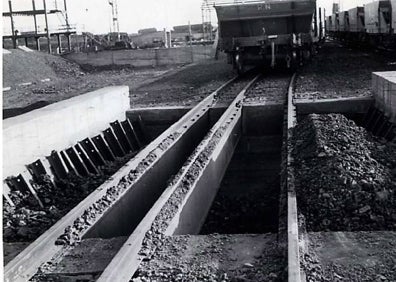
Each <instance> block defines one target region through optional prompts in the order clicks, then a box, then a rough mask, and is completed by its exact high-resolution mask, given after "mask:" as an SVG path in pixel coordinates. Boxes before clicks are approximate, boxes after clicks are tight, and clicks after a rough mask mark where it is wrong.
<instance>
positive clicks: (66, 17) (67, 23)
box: [33, 0, 70, 31]
mask: <svg viewBox="0 0 396 282" xmlns="http://www.w3.org/2000/svg"><path fill="white" fill-rule="evenodd" d="M33 1H34V0H33ZM63 5H64V7H65V20H66V28H67V31H69V30H70V25H69V15H68V12H67V5H66V0H63Z"/></svg>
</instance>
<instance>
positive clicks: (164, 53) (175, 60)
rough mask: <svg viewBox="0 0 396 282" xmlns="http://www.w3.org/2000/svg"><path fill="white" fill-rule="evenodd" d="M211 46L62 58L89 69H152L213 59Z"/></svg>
mask: <svg viewBox="0 0 396 282" xmlns="http://www.w3.org/2000/svg"><path fill="white" fill-rule="evenodd" d="M213 55H214V50H213V48H212V46H193V47H181V48H169V49H145V50H113V51H101V52H96V53H70V54H66V55H64V57H65V58H66V59H68V60H70V61H73V62H76V63H77V64H79V65H85V66H91V67H105V66H106V67H108V66H131V67H152V66H167V65H179V64H187V63H193V62H199V61H202V60H207V59H210V58H213Z"/></svg>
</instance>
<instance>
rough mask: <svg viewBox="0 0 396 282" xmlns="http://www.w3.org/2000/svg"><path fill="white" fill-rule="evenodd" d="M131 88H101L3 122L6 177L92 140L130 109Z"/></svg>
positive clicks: (4, 172) (123, 117)
mask: <svg viewBox="0 0 396 282" xmlns="http://www.w3.org/2000/svg"><path fill="white" fill-rule="evenodd" d="M129 103H130V102H129V87H128V86H116V87H106V88H102V89H99V90H96V91H93V92H90V93H87V94H85V95H80V96H77V97H73V98H71V99H68V100H64V101H61V102H58V103H55V104H51V105H49V106H46V107H44V108H41V109H38V110H34V111H31V112H29V113H26V114H23V115H20V116H17V117H14V118H10V119H6V120H4V121H3V177H4V178H6V177H9V176H16V175H18V174H20V173H22V172H24V171H26V165H28V164H31V163H33V162H35V161H36V160H37V159H42V158H44V157H45V156H48V155H50V154H51V151H53V150H57V151H59V150H64V149H65V148H68V147H71V146H73V145H74V144H76V143H77V142H78V141H80V140H83V139H85V138H87V137H93V136H94V135H96V134H99V133H100V132H101V131H102V130H104V129H106V128H107V127H108V126H109V123H110V122H113V121H115V120H124V119H125V117H126V114H125V113H126V111H127V110H128V109H129Z"/></svg>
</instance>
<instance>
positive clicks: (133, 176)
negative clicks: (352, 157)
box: [5, 75, 392, 281]
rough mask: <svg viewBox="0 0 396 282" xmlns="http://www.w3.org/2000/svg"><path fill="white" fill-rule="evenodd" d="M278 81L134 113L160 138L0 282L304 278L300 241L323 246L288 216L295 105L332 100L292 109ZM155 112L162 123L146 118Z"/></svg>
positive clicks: (355, 113) (365, 104)
mask: <svg viewBox="0 0 396 282" xmlns="http://www.w3.org/2000/svg"><path fill="white" fill-rule="evenodd" d="M292 81H293V80H292ZM266 83H267V84H266ZM289 84H290V76H288V75H284V76H280V77H277V78H271V77H266V76H264V79H260V78H259V77H255V78H254V79H253V76H251V75H250V76H247V77H244V78H238V79H236V80H233V81H230V82H229V83H227V84H226V85H225V86H223V87H222V88H221V89H219V90H218V91H216V92H215V93H213V94H212V95H210V96H208V97H207V98H206V99H205V100H204V101H202V102H201V103H200V104H199V105H198V106H196V107H195V108H194V109H191V110H186V109H166V110H164V112H163V113H162V114H161V113H160V111H161V110H160V109H152V110H151V111H150V110H147V111H144V110H138V111H136V112H138V113H143V112H146V114H147V115H146V117H148V116H151V117H154V118H152V123H150V122H147V123H146V124H149V125H151V134H152V135H154V136H155V135H158V134H159V137H157V138H156V139H155V140H154V141H153V142H151V143H150V144H149V145H148V146H147V147H145V148H144V149H143V150H142V151H141V152H140V153H139V154H137V155H136V156H135V157H134V158H133V159H131V160H130V161H129V162H128V163H127V164H126V165H125V166H124V167H123V168H121V169H120V170H119V171H118V172H117V173H116V174H114V175H113V177H112V179H110V180H108V181H107V182H106V183H104V184H103V185H101V186H100V187H99V188H98V189H96V190H95V191H94V192H93V193H91V195H89V197H87V198H86V199H85V200H83V201H82V202H81V203H80V204H79V205H78V206H77V207H75V208H74V209H73V210H71V211H70V212H69V213H68V214H67V215H66V216H65V217H64V218H63V219H62V220H61V221H59V222H58V223H56V224H55V225H54V226H53V227H51V228H50V229H49V230H48V231H47V232H46V233H44V234H43V235H42V236H41V237H39V238H38V239H37V240H36V241H35V242H34V243H33V244H31V245H30V246H28V247H27V249H26V250H25V251H23V252H22V253H21V254H20V255H19V256H18V257H17V258H15V259H14V260H13V261H11V262H10V263H9V264H8V265H7V266H6V267H5V275H6V281H26V280H28V279H30V278H31V277H33V276H34V277H33V281H49V280H51V281H65V280H67V281H91V280H97V281H110V280H114V281H130V280H132V281H153V280H157V281H158V280H159V281H162V280H163V281H193V280H194V279H198V280H203V281H229V280H233V279H245V280H249V281H285V280H288V281H304V279H305V276H304V275H305V274H307V275H308V276H309V275H313V274H312V273H314V272H313V269H315V265H316V264H317V263H316V264H315V261H313V259H312V260H307V258H310V255H311V254H310V253H309V250H310V249H314V250H315V246H316V245H314V247H312V245H311V243H309V242H310V241H309V239H311V240H313V241H314V242H317V241H321V240H322V241H325V244H327V245H326V247H327V248H331V246H332V244H333V243H334V242H333V241H332V240H331V239H329V240H327V239H326V240H327V241H326V240H325V239H323V238H325V237H326V236H324V235H323V234H321V233H317V234H315V233H313V232H312V230H309V231H310V233H306V232H305V230H304V228H301V227H302V226H303V224H302V223H303V222H301V221H299V220H298V219H300V218H301V217H299V214H300V215H301V213H302V212H303V213H304V212H305V211H306V210H305V208H306V207H304V201H303V200H302V199H301V198H298V197H301V194H299V191H300V190H299V189H301V186H299V185H298V181H297V184H296V179H297V180H299V178H301V175H300V174H298V173H296V171H298V170H301V168H298V169H297V170H296V162H294V158H295V157H296V156H295V155H294V153H293V149H294V147H295V146H296V145H295V143H293V142H295V141H293V140H295V139H293V138H296V136H297V137H299V136H300V135H299V133H298V132H297V133H295V132H294V130H295V129H293V128H295V127H296V124H297V121H296V108H295V105H297V112H299V113H300V114H302V115H307V114H310V113H311V112H310V111H311V110H307V109H309V108H311V109H315V107H316V109H318V108H319V110H320V111H321V113H323V112H326V111H328V112H332V111H333V110H334V107H333V105H334V103H335V101H329V102H328V105H327V106H326V102H322V101H321V102H320V103H311V102H309V103H308V102H304V104H301V103H300V104H299V103H298V102H296V103H293V102H295V101H293V89H292V85H293V83H291V84H290V85H289ZM269 85H271V86H270V87H269ZM265 89H267V90H265ZM238 93H239V94H238ZM286 94H288V95H286ZM271 95H272V96H271ZM235 96H236V98H235ZM232 99H233V100H232ZM231 100H232V102H231ZM369 102H370V101H366V100H364V101H360V102H359V105H360V106H359V107H356V101H354V100H353V99H352V100H351V103H348V101H343V107H342V111H343V114H348V113H349V114H351V116H352V117H354V118H355V119H357V120H360V121H362V120H364V118H361V115H362V113H365V112H367V110H368V108H369V106H370V103H369ZM224 105H226V106H224ZM136 112H135V114H136ZM169 112H171V113H172V114H171V115H169ZM185 112H187V113H186V114H185ZM160 115H163V116H165V119H166V122H165V123H161V122H156V120H160V118H159V116H160ZM372 115H373V114H372V112H369V113H368V117H367V118H368V119H370V116H372ZM133 116H134V114H133V113H131V114H129V117H130V118H131V117H133ZM180 117H181V118H180ZM179 118H180V119H179ZM367 118H366V119H367ZM142 119H143V120H144V121H147V119H146V118H145V116H144V114H143V115H142ZM175 120H178V121H176V122H175ZM167 123H170V124H172V125H171V126H170V127H169V128H167V127H168V124H167ZM166 128H167V129H166ZM297 128H299V126H297ZM146 130H147V129H146ZM164 130H165V131H164ZM161 132H162V133H161ZM293 132H294V133H295V134H297V135H294V136H293ZM302 136H303V137H304V135H302ZM308 137H309V136H308ZM298 144H300V143H298ZM302 152H303V150H302ZM307 195H308V196H310V195H311V194H309V193H308V194H307ZM381 195H382V194H381ZM297 198H298V200H299V201H298V202H297ZM319 202H320V201H319V200H318V201H317V203H319ZM297 204H299V205H300V204H301V205H302V207H299V209H297ZM367 211H368V208H366V207H365V208H364V209H363V210H362V213H365V212H367ZM308 220H310V219H309V218H308ZM326 224H327V223H326ZM299 228H300V229H299ZM386 230H387V229H386ZM322 235H323V236H322ZM382 235H383V234H382ZM386 236H391V235H389V233H386V235H384V236H382V237H384V238H385V237H386ZM330 237H331V236H330ZM391 237H392V236H391ZM391 237H390V238H391ZM307 238H308V239H307ZM337 238H338V237H337ZM348 238H349V237H348ZM351 238H352V237H351ZM370 238H371V237H370ZM386 238H388V237H386ZM316 239H317V240H316ZM315 240H316V241H315ZM374 243H375V242H374ZM304 244H307V245H308V244H309V248H306V247H307V245H304ZM333 245H334V244H333ZM307 249H308V251H307ZM315 251H317V250H315ZM32 257H34V260H33V259H32ZM329 257H330V258H331V256H329ZM301 258H302V259H301ZM315 258H316V257H315ZM319 258H321V259H323V256H322V257H320V254H319ZM326 258H328V257H326ZM37 270H38V271H37ZM314 275H317V274H314ZM320 275H324V274H322V273H321V274H320Z"/></svg>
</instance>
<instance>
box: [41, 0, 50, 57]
mask: <svg viewBox="0 0 396 282" xmlns="http://www.w3.org/2000/svg"><path fill="white" fill-rule="evenodd" d="M43 4H44V16H45V28H46V29H47V43H48V53H50V54H51V53H52V48H51V35H50V31H49V28H48V15H47V3H46V0H43Z"/></svg>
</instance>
